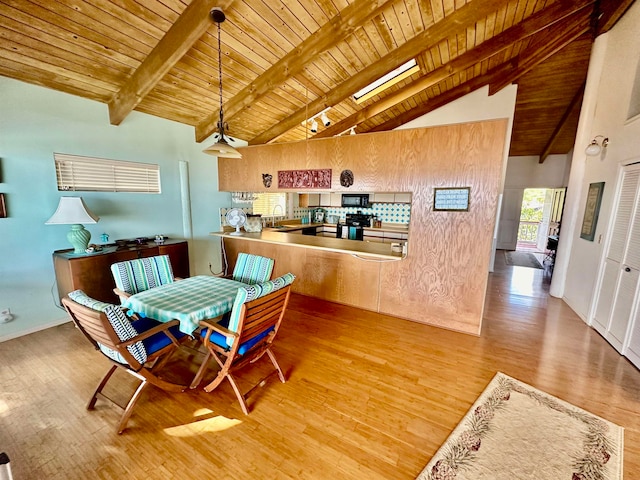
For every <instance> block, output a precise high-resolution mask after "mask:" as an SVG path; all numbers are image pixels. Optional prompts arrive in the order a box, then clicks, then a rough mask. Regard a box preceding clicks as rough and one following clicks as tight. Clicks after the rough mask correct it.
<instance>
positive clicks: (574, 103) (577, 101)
mask: <svg viewBox="0 0 640 480" xmlns="http://www.w3.org/2000/svg"><path fill="white" fill-rule="evenodd" d="M584 87H585V82H583V83H582V85H581V86H580V88H578V91H577V92H576V94H575V95H574V96H573V99H572V100H571V102H570V103H569V106H568V107H567V109H566V110H565V112H564V114H563V115H562V118H561V119H560V121H559V122H558V125H556V128H555V130H554V131H553V133H552V134H551V137H550V138H549V141H548V142H547V144H546V145H545V146H544V148H543V149H542V152H540V160H539V161H538V162H539V163H544V161H545V160H546V159H547V157H548V156H549V153H550V152H551V149H552V148H553V144H554V143H555V141H556V140H557V139H558V137H559V136H560V132H561V131H562V129H563V128H564V126H565V124H566V123H567V120H568V119H569V118H570V117H571V114H572V113H573V111H574V110H575V109H576V108H579V107H580V105H581V103H582V95H583V94H584Z"/></svg>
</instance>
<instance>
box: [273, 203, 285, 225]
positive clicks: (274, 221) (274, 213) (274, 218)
mask: <svg viewBox="0 0 640 480" xmlns="http://www.w3.org/2000/svg"><path fill="white" fill-rule="evenodd" d="M278 207H280V210H281V211H282V216H283V217H284V209H283V208H282V205H280V204H276V205H274V207H273V212H271V226H272V227H275V226H276V208H278Z"/></svg>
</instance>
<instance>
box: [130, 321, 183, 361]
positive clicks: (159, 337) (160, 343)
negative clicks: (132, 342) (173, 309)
mask: <svg viewBox="0 0 640 480" xmlns="http://www.w3.org/2000/svg"><path fill="white" fill-rule="evenodd" d="M158 325H162V323H161V322H159V321H158V320H154V319H153V318H148V317H145V318H141V319H140V320H134V321H133V322H131V326H132V327H133V328H135V329H136V332H138V333H139V334H140V333H144V332H146V331H147V330H150V329H152V328H153V327H156V326H158ZM169 332H171V334H172V335H173V336H174V337H176V339H177V340H179V339H181V338H182V337H184V336H185V335H186V334H185V333H182V332H181V331H180V330H179V329H178V326H177V325H176V326H173V327H171V328H169ZM142 343H143V344H144V348H145V350H146V351H147V354H149V355H151V354H153V353H155V352H157V351H158V350H161V349H163V348H164V347H166V346H167V345H169V344H170V343H171V339H170V338H169V337H168V336H167V335H165V334H164V332H158V333H156V334H155V335H151V336H150V337H149V338H145V339H144V340H142Z"/></svg>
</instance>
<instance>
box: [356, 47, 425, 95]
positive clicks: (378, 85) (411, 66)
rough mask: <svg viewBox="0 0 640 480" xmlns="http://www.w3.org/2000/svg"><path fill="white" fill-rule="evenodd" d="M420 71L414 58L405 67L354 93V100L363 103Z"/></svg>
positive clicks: (402, 66) (401, 66) (400, 67)
mask: <svg viewBox="0 0 640 480" xmlns="http://www.w3.org/2000/svg"><path fill="white" fill-rule="evenodd" d="M418 70H420V67H419V66H418V62H416V59H415V58H412V59H411V60H409V61H408V62H407V63H405V64H404V65H400V66H399V67H398V68H396V69H395V70H392V71H391V72H389V73H387V74H386V75H383V76H382V77H380V78H379V79H377V80H376V81H375V82H373V83H370V84H369V85H367V86H366V87H364V88H363V89H362V90H359V91H357V92H356V93H354V94H353V99H354V100H355V102H356V103H362V102H364V101H365V100H368V99H369V98H371V97H373V96H374V95H377V94H379V93H380V92H382V91H384V90H386V89H387V88H389V87H390V86H391V85H395V84H396V83H398V82H399V81H400V80H403V79H405V78H407V77H408V76H410V75H413V74H414V73H416V72H417V71H418Z"/></svg>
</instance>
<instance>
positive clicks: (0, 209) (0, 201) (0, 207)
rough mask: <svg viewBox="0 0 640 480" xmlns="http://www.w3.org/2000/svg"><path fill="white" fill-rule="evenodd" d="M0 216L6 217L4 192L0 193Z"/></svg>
mask: <svg viewBox="0 0 640 480" xmlns="http://www.w3.org/2000/svg"><path fill="white" fill-rule="evenodd" d="M0 218H7V205H6V203H5V201H4V193H0Z"/></svg>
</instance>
